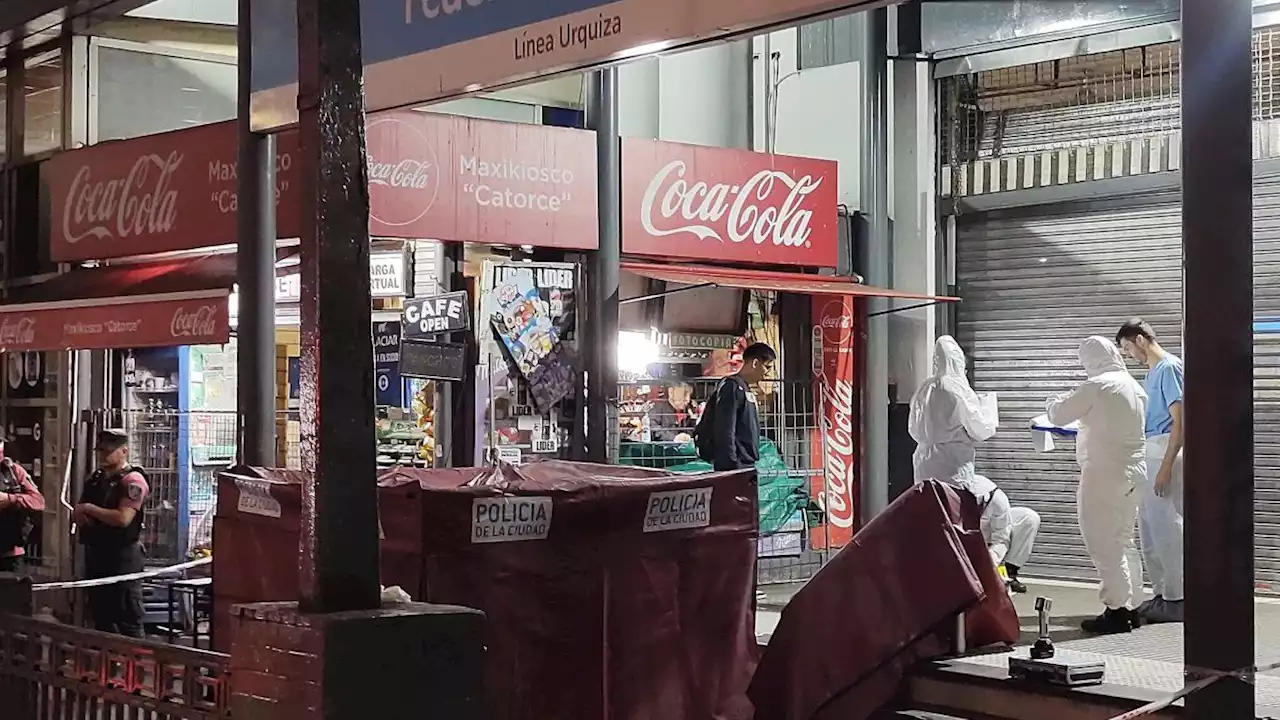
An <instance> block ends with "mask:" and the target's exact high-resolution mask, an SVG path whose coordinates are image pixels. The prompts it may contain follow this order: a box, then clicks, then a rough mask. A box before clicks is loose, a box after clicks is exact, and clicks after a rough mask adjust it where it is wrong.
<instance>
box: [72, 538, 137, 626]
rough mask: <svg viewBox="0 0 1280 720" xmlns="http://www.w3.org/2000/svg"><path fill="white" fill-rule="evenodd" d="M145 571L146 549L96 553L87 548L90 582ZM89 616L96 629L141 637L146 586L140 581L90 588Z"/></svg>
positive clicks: (86, 557)
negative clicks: (143, 550)
mask: <svg viewBox="0 0 1280 720" xmlns="http://www.w3.org/2000/svg"><path fill="white" fill-rule="evenodd" d="M140 570H142V549H141V548H140V547H138V546H137V545H135V546H133V547H130V548H125V549H124V550H113V551H107V552H102V551H95V550H94V549H92V548H86V549H85V574H86V575H87V576H88V577H89V578H90V579H97V578H105V577H113V576H115V575H126V574H128V573H134V572H138V571H140ZM87 591H88V596H89V614H90V616H91V617H92V618H93V628H94V629H95V630H101V631H102V632H109V633H118V634H120V635H125V636H127V637H135V638H141V637H144V635H145V633H144V632H143V628H142V583H140V582H139V581H137V580H132V581H128V582H117V583H112V584H110V585H98V586H96V587H91V588H88V589H87Z"/></svg>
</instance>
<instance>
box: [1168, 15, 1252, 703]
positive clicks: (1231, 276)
mask: <svg viewBox="0 0 1280 720" xmlns="http://www.w3.org/2000/svg"><path fill="white" fill-rule="evenodd" d="M1252 34H1253V32H1252V3H1249V2H1221V1H1220V0H1182V247H1183V277H1184V286H1185V290H1184V298H1183V308H1184V309H1183V313H1184V323H1185V324H1184V331H1183V337H1184V343H1185V355H1186V365H1187V374H1186V388H1185V394H1186V450H1185V455H1186V460H1185V463H1186V464H1185V473H1186V483H1185V485H1186V490H1185V493H1186V496H1185V508H1186V510H1185V512H1186V515H1185V523H1186V524H1185V535H1184V540H1185V547H1186V567H1185V576H1186V628H1185V635H1186V648H1185V653H1186V657H1185V660H1186V668H1187V673H1188V676H1189V679H1194V678H1195V677H1196V676H1197V674H1198V672H1199V671H1210V672H1215V671H1226V672H1231V671H1236V670H1241V669H1248V668H1251V667H1252V666H1253V664H1254V603H1253V553H1254V551H1253V430H1254V428H1253V192H1252V191H1253V154H1252V115H1253V107H1252V57H1251V55H1252V53H1251V43H1252ZM1187 709H1188V711H1189V712H1190V714H1191V716H1192V717H1196V718H1214V719H1215V720H1237V719H1238V720H1243V719H1244V718H1253V717H1254V693H1253V684H1252V674H1250V675H1249V676H1248V677H1245V678H1241V677H1235V676H1231V675H1228V676H1226V677H1224V678H1223V679H1221V680H1219V681H1218V682H1216V683H1214V684H1213V685H1211V686H1210V687H1208V688H1207V689H1205V690H1202V691H1200V692H1198V693H1195V694H1193V695H1191V696H1189V697H1188V698H1187Z"/></svg>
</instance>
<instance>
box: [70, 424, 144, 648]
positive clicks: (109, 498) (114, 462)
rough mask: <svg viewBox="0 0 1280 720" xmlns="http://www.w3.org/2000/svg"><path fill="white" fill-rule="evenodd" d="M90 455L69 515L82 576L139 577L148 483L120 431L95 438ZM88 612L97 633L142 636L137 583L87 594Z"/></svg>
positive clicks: (127, 439) (139, 596) (95, 590)
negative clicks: (92, 466) (80, 547)
mask: <svg viewBox="0 0 1280 720" xmlns="http://www.w3.org/2000/svg"><path fill="white" fill-rule="evenodd" d="M95 453H96V454H97V459H98V469H97V470H96V471H94V473H93V475H91V476H90V477H89V480H88V481H87V482H86V483H85V485H84V492H83V493H82V494H81V495H80V503H79V504H78V505H76V506H75V509H74V510H73V511H72V514H71V518H72V520H74V521H75V523H76V524H77V525H78V526H79V527H80V542H81V543H83V544H84V550H85V562H84V569H85V576H86V577H87V578H89V579H97V578H107V577H114V576H116V575H127V574H129V573H135V572H139V571H141V570H142V564H143V563H142V545H141V544H140V543H139V542H138V540H139V538H140V537H141V535H142V521H143V507H144V506H145V504H146V501H147V492H148V488H147V479H146V477H145V476H144V475H143V474H142V472H141V471H140V470H139V469H138V468H135V467H133V466H131V465H130V464H129V435H128V434H127V433H126V432H125V431H123V430H103V431H102V432H100V433H98V442H97V446H96V448H95ZM89 610H90V612H91V613H92V615H93V626H94V628H95V629H97V630H101V631H103V632H114V633H120V634H121V635H128V636H130V637H138V638H140V637H142V636H143V630H142V586H141V585H140V584H139V582H138V581H137V580H133V581H129V582H118V583H112V584H110V585H99V586H97V587H92V588H89Z"/></svg>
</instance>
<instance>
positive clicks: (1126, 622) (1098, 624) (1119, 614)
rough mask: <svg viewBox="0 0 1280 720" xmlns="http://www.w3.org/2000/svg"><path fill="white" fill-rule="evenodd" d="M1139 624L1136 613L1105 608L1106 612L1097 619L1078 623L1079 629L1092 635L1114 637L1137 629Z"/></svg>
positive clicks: (1121, 609)
mask: <svg viewBox="0 0 1280 720" xmlns="http://www.w3.org/2000/svg"><path fill="white" fill-rule="evenodd" d="M1141 624H1142V620H1141V619H1140V618H1139V617H1138V613H1136V612H1134V611H1133V610H1130V609H1129V608H1119V609H1116V610H1112V609H1111V608H1107V610H1106V612H1104V613H1102V614H1101V615H1099V616H1098V617H1096V618H1090V619H1088V620H1085V621H1084V622H1082V623H1080V629H1082V630H1084V631H1085V632H1087V633H1092V634H1094V635H1114V634H1116V633H1127V632H1129V631H1130V630H1134V629H1136V628H1138V627H1139V626H1140V625H1141Z"/></svg>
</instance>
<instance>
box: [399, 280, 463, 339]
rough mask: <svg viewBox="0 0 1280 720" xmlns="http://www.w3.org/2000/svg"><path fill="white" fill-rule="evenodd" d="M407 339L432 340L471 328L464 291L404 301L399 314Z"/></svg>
mask: <svg viewBox="0 0 1280 720" xmlns="http://www.w3.org/2000/svg"><path fill="white" fill-rule="evenodd" d="M402 317H403V320H404V337H405V339H406V340H422V339H427V338H432V337H434V336H436V335H437V334H439V333H449V332H461V331H464V330H467V329H468V328H469V327H470V323H469V322H468V313H467V293H466V291H459V292H451V293H445V294H444V295H432V296H431V297H425V298H417V299H414V300H406V301H405V303H404V311H403V313H402Z"/></svg>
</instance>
